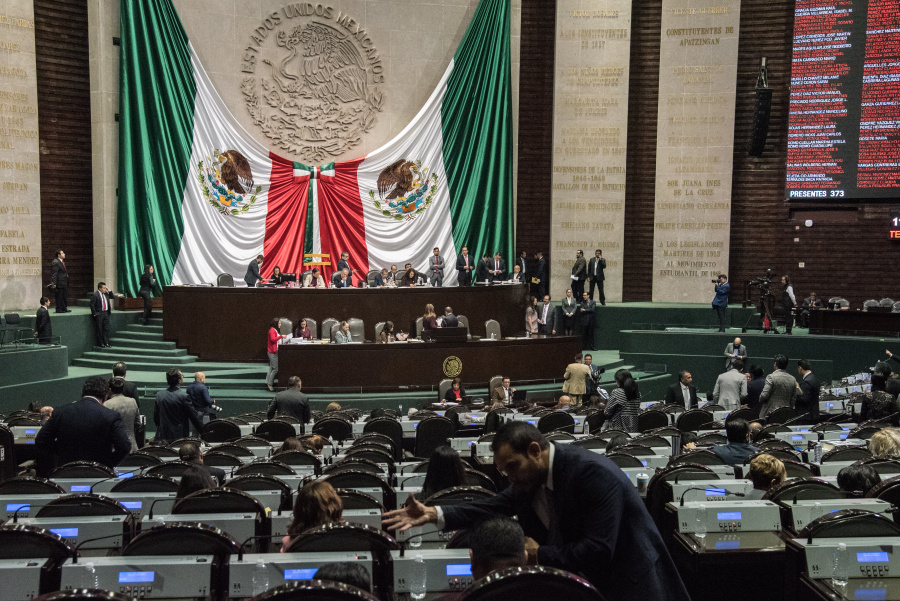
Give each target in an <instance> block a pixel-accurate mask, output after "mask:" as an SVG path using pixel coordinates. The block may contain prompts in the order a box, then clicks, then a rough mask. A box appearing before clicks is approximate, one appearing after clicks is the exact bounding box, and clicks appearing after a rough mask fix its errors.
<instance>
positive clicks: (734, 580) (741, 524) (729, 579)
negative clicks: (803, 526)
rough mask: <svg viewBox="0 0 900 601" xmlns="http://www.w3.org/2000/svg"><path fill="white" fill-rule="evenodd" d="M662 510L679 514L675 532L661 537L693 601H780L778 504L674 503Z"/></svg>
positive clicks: (781, 562) (782, 548)
mask: <svg viewBox="0 0 900 601" xmlns="http://www.w3.org/2000/svg"><path fill="white" fill-rule="evenodd" d="M666 511H667V512H671V513H674V514H675V516H677V522H678V528H676V529H675V530H674V531H673V532H669V533H668V534H667V533H665V532H663V533H662V534H663V537H664V538H668V540H667V541H666V542H667V544H668V547H669V550H670V552H671V554H672V559H673V561H674V562H675V565H676V566H677V567H678V571H679V573H680V574H681V578H682V580H683V581H684V585H685V587H687V589H688V592H689V593H690V595H691V599H693V601H721V600H722V599H725V598H727V599H729V601H732V600H746V601H751V600H752V601H759V600H760V599H766V600H772V601H780V600H781V599H783V598H784V594H783V592H784V591H783V581H782V576H781V574H782V572H783V571H784V562H785V545H784V540H783V539H782V538H781V537H780V536H779V534H780V531H781V519H780V515H779V511H778V506H777V505H775V504H774V503H771V502H770V501H710V502H706V503H698V502H687V503H685V504H684V505H681V504H680V503H678V502H675V503H668V504H667V505H666ZM673 517H674V516H673ZM701 520H702V521H703V524H704V525H705V528H703V529H702V530H701V529H700V528H698V522H699V521H701ZM704 531H705V532H704Z"/></svg>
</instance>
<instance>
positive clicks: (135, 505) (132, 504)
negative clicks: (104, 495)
mask: <svg viewBox="0 0 900 601" xmlns="http://www.w3.org/2000/svg"><path fill="white" fill-rule="evenodd" d="M121 503H122V507H124V508H125V509H140V508H141V507H143V506H144V502H143V501H122V502H121Z"/></svg>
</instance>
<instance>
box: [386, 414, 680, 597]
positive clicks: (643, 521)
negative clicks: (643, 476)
mask: <svg viewBox="0 0 900 601" xmlns="http://www.w3.org/2000/svg"><path fill="white" fill-rule="evenodd" d="M491 446H492V448H493V450H494V463H495V464H496V466H497V469H498V470H500V473H502V474H505V475H506V477H507V478H508V479H509V484H510V486H509V487H507V488H506V490H504V491H503V492H501V493H500V494H498V495H496V496H494V497H491V498H489V499H484V500H480V501H475V502H472V503H466V504H463V505H456V506H449V505H448V506H443V507H442V506H437V507H426V506H425V505H423V504H422V503H420V502H418V501H415V500H414V499H413V498H412V497H410V502H409V504H408V505H407V506H406V507H405V508H403V509H398V510H396V511H391V512H388V513H385V514H384V525H385V526H386V527H388V528H392V529H393V528H397V529H399V530H405V529H407V528H410V527H413V526H421V525H424V524H428V523H434V524H436V525H437V527H438V528H441V529H444V530H458V529H460V528H466V527H470V526H472V525H475V524H477V523H479V522H481V521H483V520H485V519H487V518H488V517H490V516H492V515H494V514H501V515H508V516H513V515H515V516H518V518H519V523H520V524H521V525H522V529H523V530H524V531H525V534H526V535H527V536H528V537H529V539H527V541H526V546H525V548H526V551H527V552H528V555H529V561H530V562H531V563H535V562H536V563H538V564H540V565H543V566H550V567H554V568H560V569H563V570H568V571H570V572H574V573H576V574H581V575H583V576H584V577H585V578H586V579H587V580H589V581H590V582H591V584H593V585H594V586H595V587H597V590H598V591H599V592H600V593H601V594H602V595H603V596H604V597H606V599H608V600H609V601H626V600H628V601H631V600H635V599H654V600H657V601H659V600H666V601H687V600H688V599H689V596H688V593H687V591H686V590H685V588H684V584H682V582H681V577H680V576H679V575H678V571H677V570H676V569H675V565H674V563H673V562H672V558H671V557H670V556H669V552H668V550H667V549H666V546H665V544H664V543H663V540H662V537H661V536H660V534H659V531H657V529H656V526H655V525H654V524H653V521H652V520H651V518H650V514H649V513H647V510H646V509H645V507H644V502H643V501H642V500H641V497H640V495H638V492H637V489H636V488H635V487H634V485H633V484H631V483H630V482H629V481H628V477H627V476H626V475H625V474H624V473H623V472H622V470H621V469H619V468H618V467H617V466H616V465H615V464H614V463H613V462H612V461H610V460H609V459H607V458H606V457H604V456H603V455H598V454H595V453H592V452H591V451H589V450H585V449H582V448H578V447H572V446H569V445H558V446H557V445H553V444H550V443H549V442H548V441H547V439H546V438H544V436H543V435H542V434H541V433H540V432H539V431H538V429H537V428H535V427H534V426H532V425H530V424H528V423H527V422H521V421H513V422H507V423H506V424H504V425H503V426H502V427H501V428H500V430H498V431H497V434H496V435H495V437H494V441H493V442H492V443H491Z"/></svg>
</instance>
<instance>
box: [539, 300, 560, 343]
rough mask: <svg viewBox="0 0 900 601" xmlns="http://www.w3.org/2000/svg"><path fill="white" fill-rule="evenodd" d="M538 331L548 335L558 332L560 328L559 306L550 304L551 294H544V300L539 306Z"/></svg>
mask: <svg viewBox="0 0 900 601" xmlns="http://www.w3.org/2000/svg"><path fill="white" fill-rule="evenodd" d="M537 313H538V333H539V334H544V335H547V336H552V335H555V334H556V330H558V329H559V314H558V311H557V308H556V307H555V306H554V305H552V304H550V295H549V294H545V295H544V302H543V303H542V304H541V305H540V306H539V307H538V308H537Z"/></svg>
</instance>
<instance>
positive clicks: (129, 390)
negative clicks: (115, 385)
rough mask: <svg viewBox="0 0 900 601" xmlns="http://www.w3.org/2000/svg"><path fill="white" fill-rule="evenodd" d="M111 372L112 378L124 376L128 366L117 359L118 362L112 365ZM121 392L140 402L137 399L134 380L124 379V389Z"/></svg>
mask: <svg viewBox="0 0 900 601" xmlns="http://www.w3.org/2000/svg"><path fill="white" fill-rule="evenodd" d="M112 372H113V377H114V378H124V377H125V374H127V373H128V366H127V365H125V363H123V362H122V361H119V362H118V363H116V364H115V365H113V368H112ZM122 394H123V395H124V396H127V397H130V398H132V399H134V400H135V401H138V404H140V400H139V399H138V391H137V384H135V383H134V382H129V381H128V380H125V390H124V391H123V392H122Z"/></svg>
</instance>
